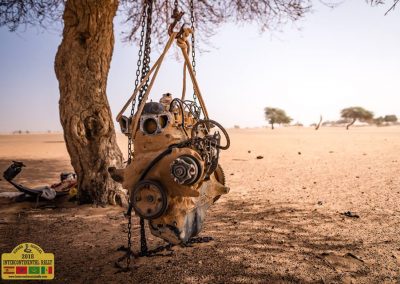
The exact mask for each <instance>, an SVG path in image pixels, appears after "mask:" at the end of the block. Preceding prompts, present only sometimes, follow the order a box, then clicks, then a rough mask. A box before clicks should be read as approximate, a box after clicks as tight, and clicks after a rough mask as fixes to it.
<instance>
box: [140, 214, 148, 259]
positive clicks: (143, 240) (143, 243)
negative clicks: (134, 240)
mask: <svg viewBox="0 0 400 284" xmlns="http://www.w3.org/2000/svg"><path fill="white" fill-rule="evenodd" d="M140 255H141V256H146V255H147V242H146V231H145V227H144V219H143V218H140Z"/></svg>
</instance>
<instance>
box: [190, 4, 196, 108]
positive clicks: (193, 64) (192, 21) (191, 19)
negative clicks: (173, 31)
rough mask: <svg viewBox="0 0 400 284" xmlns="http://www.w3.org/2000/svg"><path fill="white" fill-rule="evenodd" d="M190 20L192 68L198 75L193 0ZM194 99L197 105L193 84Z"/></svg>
mask: <svg viewBox="0 0 400 284" xmlns="http://www.w3.org/2000/svg"><path fill="white" fill-rule="evenodd" d="M190 22H191V29H192V68H193V73H194V75H195V76H196V49H195V37H194V34H195V33H194V22H195V18H194V4H193V0H190ZM193 101H194V103H195V104H196V105H197V96H196V90H195V89H194V86H193Z"/></svg>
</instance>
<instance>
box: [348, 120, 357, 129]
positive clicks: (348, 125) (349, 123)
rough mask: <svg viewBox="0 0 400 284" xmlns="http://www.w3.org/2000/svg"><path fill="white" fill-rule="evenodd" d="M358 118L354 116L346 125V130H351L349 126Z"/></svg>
mask: <svg viewBox="0 0 400 284" xmlns="http://www.w3.org/2000/svg"><path fill="white" fill-rule="evenodd" d="M356 120H357V118H353V121H352V122H350V123H349V124H347V125H346V130H349V127H350V126H352V125H353V124H354V122H356Z"/></svg>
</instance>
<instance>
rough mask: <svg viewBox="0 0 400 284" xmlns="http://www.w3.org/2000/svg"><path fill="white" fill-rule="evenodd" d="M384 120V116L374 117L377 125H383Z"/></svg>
mask: <svg viewBox="0 0 400 284" xmlns="http://www.w3.org/2000/svg"><path fill="white" fill-rule="evenodd" d="M384 121H385V119H384V118H383V117H382V116H380V117H377V118H374V123H375V124H376V125H377V126H381V125H382V123H383V122H384Z"/></svg>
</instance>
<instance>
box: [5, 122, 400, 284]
mask: <svg viewBox="0 0 400 284" xmlns="http://www.w3.org/2000/svg"><path fill="white" fill-rule="evenodd" d="M230 136H231V140H232V145H231V148H230V149H229V150H228V151H225V152H223V153H222V156H221V160H220V163H221V165H222V167H223V169H224V170H225V174H226V178H227V185H228V186H229V187H230V188H231V191H230V193H229V194H228V195H225V196H223V197H222V198H221V199H220V200H219V201H218V202H217V203H216V204H215V205H214V206H213V207H212V208H211V210H210V211H209V215H208V219H207V221H206V223H205V226H204V228H203V231H202V232H201V234H200V235H201V236H211V237H213V238H214V240H213V241H211V242H209V243H204V244H195V245H194V246H193V247H185V248H184V247H174V248H173V253H172V255H169V256H156V257H150V258H146V257H144V258H140V259H135V260H133V261H132V264H133V268H134V269H133V270H132V271H131V272H127V273H117V272H118V269H116V268H115V267H114V262H115V261H116V259H117V258H118V257H120V256H121V255H122V252H120V251H117V248H118V247H120V246H121V245H125V244H126V232H127V226H126V219H125V218H124V217H123V212H124V209H123V208H119V207H106V208H96V207H94V206H90V205H84V206H77V205H75V204H73V203H70V202H69V203H66V204H56V206H55V208H53V207H54V206H53V207H50V208H45V207H44V208H35V204H34V203H28V202H24V203H17V204H16V203H9V201H8V200H2V201H1V203H0V206H1V207H0V240H1V242H0V253H3V252H10V251H11V250H12V249H13V248H14V247H15V246H16V245H18V244H19V243H22V242H33V243H36V244H38V245H40V246H41V247H42V248H43V249H44V250H45V251H46V252H53V253H54V254H55V261H56V267H55V275H56V282H58V283H199V282H200V283H310V282H311V283H400V205H399V200H400V156H399V153H400V127H380V128H378V127H354V128H352V129H350V130H349V131H346V130H345V129H343V128H333V127H332V128H322V129H320V130H318V131H315V130H313V129H311V128H294V127H291V128H280V129H275V130H273V131H272V130H270V129H235V130H230ZM118 140H119V144H120V146H121V148H122V149H126V148H127V146H126V145H127V142H126V139H125V138H124V137H123V136H122V135H121V136H119V137H118ZM125 152H126V151H125ZM257 156H263V159H257V158H256V157H257ZM11 160H21V161H23V162H24V163H25V164H26V165H27V168H25V169H24V171H23V172H22V173H21V174H20V176H19V178H18V181H19V182H20V183H23V184H26V185H31V186H39V185H43V184H49V183H50V184H51V183H53V182H56V181H57V180H58V178H59V177H58V176H59V173H60V172H62V171H71V170H72V168H71V165H70V163H69V158H68V153H67V151H66V148H65V144H64V142H63V137H62V135H61V134H43V135H39V134H38V135H1V136H0V170H1V172H3V171H4V170H5V169H6V168H7V166H8V165H9V163H10V162H11ZM5 191H14V189H13V188H12V187H11V186H10V185H9V184H8V183H6V182H5V181H4V180H1V181H0V192H5ZM347 211H351V212H352V213H354V214H357V215H358V216H359V218H351V217H347V216H344V215H343V214H342V213H344V212H347ZM133 222H134V233H133V242H134V246H135V249H136V250H138V248H139V244H138V235H139V231H138V230H139V226H138V220H137V219H136V218H134V221H133ZM148 244H149V246H150V247H156V246H157V245H161V244H163V241H161V240H159V239H157V238H155V237H153V236H151V235H150V234H149V233H148Z"/></svg>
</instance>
